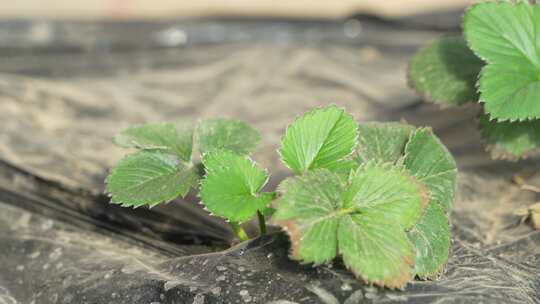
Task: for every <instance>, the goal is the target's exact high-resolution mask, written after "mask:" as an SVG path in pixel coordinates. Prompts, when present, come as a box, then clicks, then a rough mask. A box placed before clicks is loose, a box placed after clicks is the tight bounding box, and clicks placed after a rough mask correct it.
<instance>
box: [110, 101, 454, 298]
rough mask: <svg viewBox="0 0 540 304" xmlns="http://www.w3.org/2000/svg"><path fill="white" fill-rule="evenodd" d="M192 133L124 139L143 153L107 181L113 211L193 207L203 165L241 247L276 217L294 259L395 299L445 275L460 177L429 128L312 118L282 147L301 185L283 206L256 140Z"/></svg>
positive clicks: (340, 115)
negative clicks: (416, 283) (345, 273)
mask: <svg viewBox="0 0 540 304" xmlns="http://www.w3.org/2000/svg"><path fill="white" fill-rule="evenodd" d="M194 129H195V131H193V128H191V127H189V126H187V125H182V124H174V123H162V124H150V125H143V126H137V127H133V128H130V129H127V130H125V131H123V132H122V133H121V134H120V135H118V136H117V137H116V140H115V141H116V142H117V143H118V144H120V145H122V146H124V147H129V148H135V149H138V151H137V152H135V153H134V154H131V155H128V156H127V157H126V158H124V159H123V160H121V161H120V162H119V163H118V165H117V166H116V167H115V168H114V169H113V170H112V172H111V174H110V176H109V177H108V179H107V191H108V192H109V193H110V194H111V195H112V201H113V202H115V203H119V204H122V206H133V207H138V206H143V205H147V206H154V205H156V204H159V203H162V202H167V201H170V200H172V199H174V198H176V197H178V196H184V195H186V194H187V193H188V191H189V190H190V188H191V187H193V186H195V185H196V184H197V182H198V180H199V177H200V171H201V166H202V167H203V169H204V178H203V179H202V181H201V182H200V193H199V197H200V198H201V200H202V203H203V204H204V205H205V209H206V210H208V211H209V212H210V213H211V214H212V215H215V216H219V217H222V218H224V219H226V220H228V221H229V222H230V224H231V227H232V229H233V231H234V232H235V233H236V235H237V237H238V239H239V240H241V241H243V240H246V239H247V238H248V236H247V234H246V233H245V231H244V230H243V229H242V227H241V226H240V223H243V222H246V221H249V220H251V219H252V218H255V217H257V218H258V219H259V224H260V230H261V233H265V231H266V226H265V218H266V217H269V216H272V217H273V220H274V221H275V222H276V223H278V224H280V225H282V226H283V227H284V228H285V229H286V230H287V232H288V234H289V236H290V237H291V243H292V257H293V258H295V259H298V260H300V261H302V262H305V263H315V264H322V263H327V262H330V261H332V260H333V259H334V258H335V257H337V256H341V257H342V258H343V261H344V263H345V265H346V266H347V267H348V268H349V269H351V271H352V272H353V273H354V274H355V275H356V276H357V277H359V278H361V279H363V280H364V281H366V282H369V283H374V284H377V285H379V286H385V287H389V288H402V287H404V286H405V284H406V283H407V282H409V281H410V280H412V279H413V278H414V276H415V275H417V276H419V277H422V278H431V277H434V276H436V275H438V274H439V273H441V271H442V269H443V267H444V264H445V263H446V261H447V259H448V254H449V248H450V227H449V220H448V214H449V212H450V209H451V206H452V203H453V200H454V197H455V187H456V185H455V184H456V174H457V169H456V164H455V162H454V160H453V158H452V157H451V155H450V153H449V152H448V150H447V149H446V148H445V147H444V145H443V144H442V143H441V142H440V141H439V140H438V139H437V137H436V136H435V135H434V134H433V133H432V132H431V130H430V129H426V128H420V129H416V128H414V127H413V126H410V125H406V124H400V123H365V124H361V125H358V124H357V123H356V122H355V121H354V119H353V118H352V116H351V115H349V114H347V113H346V112H345V110H343V109H341V108H338V107H336V106H333V105H332V106H328V107H324V108H318V109H315V110H313V111H310V112H308V113H306V114H304V115H303V116H301V117H299V118H298V119H297V120H296V121H294V122H293V123H292V124H291V125H290V126H289V127H288V128H287V132H286V134H285V136H284V137H283V140H282V147H281V149H280V151H279V152H280V155H281V158H282V160H283V162H284V163H285V164H286V165H287V166H288V167H289V168H290V169H291V170H292V171H293V172H294V173H295V174H296V176H293V177H290V178H287V179H286V180H285V181H283V182H282V183H281V184H280V186H279V187H278V189H279V193H280V194H281V197H277V194H276V193H274V192H263V191H262V189H263V187H264V186H265V185H266V183H267V181H268V178H269V176H268V173H267V172H266V171H265V170H263V169H261V168H259V167H258V166H257V165H256V164H255V163H254V162H253V161H252V160H251V159H250V158H249V157H248V156H247V155H245V154H246V153H248V152H250V151H253V149H254V147H255V145H256V144H257V143H258V142H259V141H260V140H259V135H258V133H257V132H256V131H255V130H253V129H252V128H251V127H249V126H248V125H246V124H244V123H241V122H237V121H228V120H223V119H213V120H207V121H203V122H201V123H200V124H199V125H198V126H196V127H195V128H194ZM194 133H195V134H194ZM193 147H198V149H199V151H201V152H202V154H203V155H202V165H198V164H193V163H192V160H191V157H192V155H191V154H192V149H193ZM276 198H277V200H276V203H275V204H274V205H272V204H271V203H272V202H273V201H274V200H275V199H276Z"/></svg>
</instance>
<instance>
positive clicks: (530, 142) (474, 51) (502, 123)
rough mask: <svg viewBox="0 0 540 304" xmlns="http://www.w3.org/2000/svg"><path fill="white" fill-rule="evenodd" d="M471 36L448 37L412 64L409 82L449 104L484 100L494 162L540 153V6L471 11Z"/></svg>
mask: <svg viewBox="0 0 540 304" xmlns="http://www.w3.org/2000/svg"><path fill="white" fill-rule="evenodd" d="M463 28H464V38H462V37H445V38H441V39H439V40H437V41H435V42H433V43H432V44H430V45H428V46H426V47H425V48H423V49H421V50H420V51H418V53H417V54H416V55H415V56H414V58H413V59H412V60H411V63H410V68H409V82H410V84H411V86H412V87H414V88H415V89H416V90H417V91H418V92H419V93H420V94H421V95H423V96H424V97H425V99H427V100H430V101H432V102H435V103H439V104H443V105H462V104H465V103H468V102H480V103H481V104H482V106H483V113H482V114H481V116H480V118H479V127H480V129H481V134H482V137H483V139H484V141H485V142H486V143H487V147H488V150H489V151H490V152H491V154H492V156H493V158H503V159H511V160H516V159H520V158H524V157H527V156H529V155H532V154H537V153H538V152H539V151H540V102H539V100H540V48H539V46H540V6H538V5H536V4H530V3H529V2H527V1H513V2H511V1H498V2H481V3H478V4H474V5H473V6H471V7H470V8H469V9H468V10H467V12H466V13H465V17H464V22H463Z"/></svg>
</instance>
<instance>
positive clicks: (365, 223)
mask: <svg viewBox="0 0 540 304" xmlns="http://www.w3.org/2000/svg"><path fill="white" fill-rule="evenodd" d="M338 233H339V236H338V238H339V249H340V253H341V254H342V255H343V261H344V263H345V265H347V268H349V269H350V270H351V271H352V272H353V273H354V274H355V275H356V276H358V277H360V278H362V279H363V280H364V281H366V282H368V283H373V284H376V285H379V286H382V287H389V288H403V287H404V286H405V284H407V283H408V282H409V281H411V280H412V279H413V277H414V247H413V245H412V244H411V242H410V241H409V240H408V239H407V234H406V233H405V232H404V231H403V229H402V228H401V227H400V226H399V225H397V224H395V223H392V222H380V221H379V219H377V218H370V217H362V216H359V215H352V216H348V217H345V218H343V220H342V221H341V222H340V225H339V231H338Z"/></svg>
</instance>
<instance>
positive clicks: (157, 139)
mask: <svg viewBox="0 0 540 304" xmlns="http://www.w3.org/2000/svg"><path fill="white" fill-rule="evenodd" d="M114 142H115V143H116V144H117V145H119V146H122V147H125V148H137V149H142V150H160V151H162V152H165V153H171V154H175V155H177V156H178V157H180V159H181V160H183V161H186V162H189V161H191V152H192V149H193V127H192V126H191V125H189V124H176V123H171V122H165V123H155V124H145V125H140V126H134V127H130V128H128V129H126V130H124V131H122V132H121V133H120V134H118V135H117V136H116V137H115V139H114Z"/></svg>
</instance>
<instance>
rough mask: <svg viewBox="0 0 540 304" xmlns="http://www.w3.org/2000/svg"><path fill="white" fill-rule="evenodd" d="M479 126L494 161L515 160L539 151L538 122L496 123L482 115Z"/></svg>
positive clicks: (539, 127) (539, 121)
mask: <svg viewBox="0 0 540 304" xmlns="http://www.w3.org/2000/svg"><path fill="white" fill-rule="evenodd" d="M479 124H480V131H481V132H482V137H483V138H484V140H485V141H486V143H487V147H488V150H489V151H490V152H491V155H492V157H493V158H495V159H509V160H517V159H520V158H524V157H526V156H527V155H529V154H533V153H537V152H538V151H539V150H540V120H533V121H524V122H496V121H493V120H490V119H489V117H488V116H487V115H482V116H481V117H480V121H479Z"/></svg>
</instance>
